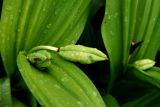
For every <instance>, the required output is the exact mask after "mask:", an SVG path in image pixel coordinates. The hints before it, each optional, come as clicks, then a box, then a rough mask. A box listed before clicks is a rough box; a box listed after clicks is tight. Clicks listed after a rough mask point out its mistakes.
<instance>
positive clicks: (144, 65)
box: [134, 59, 155, 70]
mask: <svg viewBox="0 0 160 107" xmlns="http://www.w3.org/2000/svg"><path fill="white" fill-rule="evenodd" d="M134 64H135V65H136V67H138V68H139V69H141V70H146V69H149V68H151V67H153V66H154V65H155V61H153V60H151V59H141V60H138V61H135V63H134Z"/></svg>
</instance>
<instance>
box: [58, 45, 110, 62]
mask: <svg viewBox="0 0 160 107" xmlns="http://www.w3.org/2000/svg"><path fill="white" fill-rule="evenodd" d="M58 54H59V55H60V56H61V57H63V58H64V59H66V60H69V61H73V62H79V63H82V64H91V63H94V62H97V61H104V60H107V59H108V58H107V56H106V55H105V54H104V53H102V52H101V51H99V50H98V49H96V48H90V47H85V46H82V45H67V46H64V47H60V49H59V51H58Z"/></svg>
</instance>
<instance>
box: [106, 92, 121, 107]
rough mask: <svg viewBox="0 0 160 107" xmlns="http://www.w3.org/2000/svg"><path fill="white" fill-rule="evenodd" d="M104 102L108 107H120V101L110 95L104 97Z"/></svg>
mask: <svg viewBox="0 0 160 107" xmlns="http://www.w3.org/2000/svg"><path fill="white" fill-rule="evenodd" d="M103 100H104V102H105V103H106V105H107V106H108V107H120V105H119V103H118V101H117V100H116V98H114V97H113V96H112V95H110V94H106V95H105V96H103Z"/></svg>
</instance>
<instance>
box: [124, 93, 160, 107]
mask: <svg viewBox="0 0 160 107" xmlns="http://www.w3.org/2000/svg"><path fill="white" fill-rule="evenodd" d="M159 97H160V93H159V91H157V90H152V91H149V92H148V93H146V94H145V95H144V96H142V97H140V98H138V99H135V100H133V101H130V102H128V103H126V104H124V105H122V107H159V100H158V99H159ZM155 101H156V102H155ZM155 103H156V104H157V105H155ZM149 105H150V106H149Z"/></svg>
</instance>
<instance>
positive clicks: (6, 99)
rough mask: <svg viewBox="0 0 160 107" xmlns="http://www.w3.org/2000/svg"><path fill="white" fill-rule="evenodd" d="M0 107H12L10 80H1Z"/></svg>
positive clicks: (4, 78)
mask: <svg viewBox="0 0 160 107" xmlns="http://www.w3.org/2000/svg"><path fill="white" fill-rule="evenodd" d="M0 107H12V98H11V86H10V79H9V78H6V77H3V78H0Z"/></svg>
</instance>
